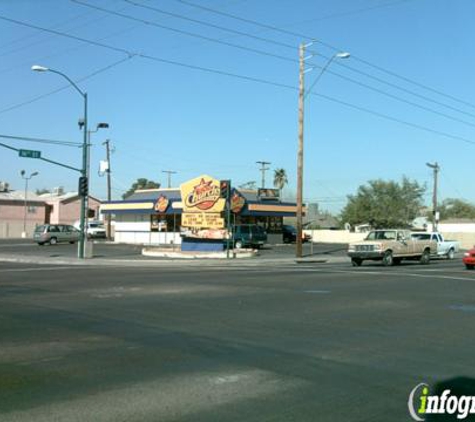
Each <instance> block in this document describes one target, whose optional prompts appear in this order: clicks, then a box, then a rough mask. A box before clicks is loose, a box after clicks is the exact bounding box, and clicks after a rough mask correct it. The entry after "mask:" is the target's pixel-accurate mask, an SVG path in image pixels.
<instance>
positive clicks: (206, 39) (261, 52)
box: [71, 0, 296, 63]
mask: <svg viewBox="0 0 475 422" xmlns="http://www.w3.org/2000/svg"><path fill="white" fill-rule="evenodd" d="M71 1H72V2H73V3H77V4H80V5H82V6H85V7H89V8H91V9H94V10H100V11H102V12H104V13H108V14H110V15H114V16H118V17H121V18H123V19H128V20H132V21H135V22H142V23H143V24H144V25H150V26H154V27H156V28H160V29H164V30H167V31H170V32H174V33H176V34H181V35H186V36H189V37H193V38H198V39H202V40H205V41H209V42H212V43H215V44H221V45H225V46H227V47H233V48H237V49H239V50H244V51H249V52H251V53H256V54H260V55H264V56H268V57H274V58H278V59H280V60H285V61H289V62H292V63H295V62H296V59H291V58H288V57H285V56H281V55H279V54H274V53H271V52H268V51H264V50H259V49H257V48H252V47H246V46H243V45H240V44H234V43H231V42H227V41H223V40H219V39H217V38H212V37H208V36H206V35H201V34H197V33H195V32H190V31H185V30H183V29H178V28H173V27H171V26H167V25H163V24H160V23H157V22H154V21H151V20H148V19H142V18H137V17H134V16H131V15H127V14H125V13H120V12H116V11H114V10H110V9H106V8H104V7H100V6H95V5H92V4H90V3H86V2H83V1H80V0H71Z"/></svg>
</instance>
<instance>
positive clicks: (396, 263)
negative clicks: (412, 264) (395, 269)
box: [393, 258, 402, 265]
mask: <svg viewBox="0 0 475 422" xmlns="http://www.w3.org/2000/svg"><path fill="white" fill-rule="evenodd" d="M401 261H402V259H401V258H394V259H393V262H394V265H401Z"/></svg>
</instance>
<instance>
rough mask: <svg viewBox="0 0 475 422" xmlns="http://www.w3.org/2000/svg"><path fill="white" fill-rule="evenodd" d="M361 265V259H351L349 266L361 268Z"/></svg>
mask: <svg viewBox="0 0 475 422" xmlns="http://www.w3.org/2000/svg"><path fill="white" fill-rule="evenodd" d="M362 263H363V260H362V259H361V258H351V265H353V267H361V264H362Z"/></svg>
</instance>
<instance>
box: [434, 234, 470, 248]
mask: <svg viewBox="0 0 475 422" xmlns="http://www.w3.org/2000/svg"><path fill="white" fill-rule="evenodd" d="M441 233H442V235H443V236H444V239H447V240H458V241H459V242H460V248H462V249H472V248H473V247H474V245H475V233H461V232H446V231H441Z"/></svg>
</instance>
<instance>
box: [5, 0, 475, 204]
mask: <svg viewBox="0 0 475 422" xmlns="http://www.w3.org/2000/svg"><path fill="white" fill-rule="evenodd" d="M81 1H82V0H81ZM83 1H84V2H89V4H93V5H95V6H99V7H103V8H106V9H108V10H111V11H116V12H119V13H121V14H124V15H127V16H133V17H135V18H138V19H142V20H146V21H149V22H155V23H156V24H159V25H165V26H169V27H172V28H176V29H178V30H180V31H188V32H191V33H194V34H200V35H201V36H204V37H207V38H212V39H217V40H220V41H221V42H226V43H232V44H236V45H239V46H244V47H246V48H249V49H255V50H259V51H261V52H267V53H270V54H271V55H277V56H281V57H283V58H287V60H283V59H282V58H278V57H273V56H271V55H263V54H257V53H256V52H251V51H249V50H244V49H238V48H233V47H231V46H229V45H223V44H219V43H216V42H210V41H209V40H205V39H199V38H196V37H191V36H187V35H185V34H179V33H176V32H171V31H169V30H166V29H163V28H158V27H154V26H153V25H145V24H143V23H141V22H137V21H132V20H129V19H125V18H123V17H120V16H117V15H111V14H107V13H105V12H103V11H99V10H94V9H91V8H88V7H84V6H81V5H79V4H77V3H74V2H71V1H67V0H42V1H37V0H16V1H12V0H0V16H3V17H7V18H9V19H15V20H18V21H22V22H24V23H28V24H31V25H36V26H40V27H44V28H49V29H54V30H56V31H59V32H63V33H66V34H70V35H75V36H77V37H81V38H86V39H88V40H91V41H98V42H101V43H104V44H107V45H109V46H113V47H117V48H120V49H123V50H128V51H130V52H132V53H140V54H143V55H149V56H153V57H155V58H158V59H166V60H173V61H177V62H181V63H185V64H187V65H192V66H201V67H206V68H212V69H216V70H220V71H223V72H228V73H233V74H238V75H246V76H250V77H253V78H258V79H263V80H267V81H271V82H275V83H279V84H284V85H290V86H295V87H296V86H297V84H298V63H297V59H298V44H299V43H300V42H302V41H310V40H311V39H312V38H314V39H316V40H320V41H323V42H324V43H327V44H330V45H332V46H335V47H336V48H338V49H341V50H343V51H348V52H350V53H351V54H352V57H351V58H350V59H347V60H345V61H341V62H340V63H341V65H343V64H344V65H347V66H350V67H351V68H352V69H355V70H356V71H359V72H363V73H365V74H367V75H370V76H372V77H373V78H379V81H378V80H375V79H371V78H369V77H368V76H367V75H365V74H362V73H357V72H355V71H354V70H351V69H348V68H344V67H342V66H340V64H339V63H337V62H336V61H335V62H333V63H332V65H331V66H330V68H329V71H328V72H327V73H325V74H324V75H323V77H322V78H321V79H320V80H319V82H318V84H317V85H316V87H315V92H316V93H320V94H323V95H325V96H328V97H331V98H334V99H337V100H338V101H341V102H345V103H350V104H352V105H355V106H358V107H363V108H366V109H369V110H371V111H373V112H377V113H382V114H384V115H387V116H389V117H391V118H393V119H399V120H402V121H405V122H408V123H410V124H413V125H419V126H423V127H426V128H428V129H431V130H435V131H439V132H444V133H446V134H448V135H451V136H455V137H461V138H464V139H466V140H468V141H472V142H474V143H473V144H470V143H469V142H464V141H463V140H457V139H453V138H450V137H445V136H442V135H440V134H436V133H431V132H427V131H424V130H420V129H417V128H415V127H409V126H407V125H404V124H401V123H397V122H395V121H391V120H387V119H384V118H381V117H378V116H376V115H374V114H369V113H365V112H362V111H359V110H356V109H354V108H351V107H348V106H345V105H343V104H341V103H335V102H332V101H330V100H328V98H321V97H317V96H313V95H312V96H309V97H308V98H307V101H306V116H305V182H304V183H305V192H304V195H305V198H306V200H308V201H311V202H315V201H320V203H321V208H323V209H328V210H331V211H334V212H336V211H338V210H339V209H341V207H342V206H343V205H344V204H345V196H346V195H347V194H350V193H354V192H355V190H356V189H357V187H358V186H359V185H360V184H362V183H365V182H366V181H368V180H369V179H374V178H384V179H400V178H401V177H402V176H403V175H407V176H409V177H411V178H414V179H417V180H418V181H420V182H427V183H428V184H429V190H428V195H427V201H428V202H429V200H430V183H431V172H430V170H429V169H428V168H427V167H426V166H425V163H426V162H427V161H438V162H439V164H440V165H441V167H442V172H441V184H440V194H441V197H442V198H446V197H462V198H465V199H467V200H469V201H473V202H475V184H473V183H471V182H470V180H471V178H472V177H471V176H472V169H473V161H474V156H475V136H474V125H475V98H474V97H475V96H474V93H475V92H474V90H475V88H474V84H473V83H472V79H473V75H474V74H475V56H474V55H473V53H472V51H473V39H474V35H475V29H474V27H473V16H474V15H475V3H474V2H473V1H472V0H456V1H455V0H406V1H397V0H384V1H383V0H351V1H350V0H334V1H323V0H312V1H310V0H299V1H290V0H280V1H278V2H276V1H271V0H259V1H257V0H256V1H251V0H221V1H218V0H188V1H189V2H192V3H194V4H197V5H200V6H206V7H209V8H213V9H216V10H219V11H222V12H226V13H229V14H232V15H236V16H239V17H242V18H246V19H251V20H254V21H257V22H260V23H264V24H266V25H272V26H275V27H279V28H282V29H285V30H287V31H291V32H296V33H299V34H301V35H302V37H298V36H294V35H290V34H283V33H280V32H276V31H272V30H270V29H265V28H263V27H259V26H255V25H252V24H250V23H245V22H242V21H238V20H235V19H231V18H230V17H225V16H222V15H217V14H215V13H212V12H210V11H205V10H203V9H197V8H194V7H191V6H189V5H186V4H184V3H182V2H180V1H177V0H161V1H159V0H134V2H135V3H140V4H143V5H148V6H150V7H155V8H160V9H161V10H163V11H167V12H170V13H174V14H178V15H180V16H184V17H187V18H192V19H196V20H203V21H206V22H208V23H209V24H212V25H218V26H222V27H226V28H229V29H231V30H234V31H240V32H243V33H247V34H252V35H254V36H257V37H262V38H266V39H267V40H269V41H267V42H265V41H261V40H256V39H252V38H249V37H245V36H243V35H238V34H235V33H234V34H231V33H229V32H226V31H223V30H220V29H217V28H212V27H210V26H204V25H200V24H198V23H196V22H195V23H193V22H189V21H185V20H181V19H178V18H177V17H172V16H169V15H168V16H167V15H165V14H163V13H158V12H157V11H152V10H146V9H144V8H140V7H137V6H134V5H133V4H131V3H127V2H125V1H122V0H94V1H92V0H83ZM282 44H285V45H282ZM289 46H293V47H294V48H293V49H292V48H289ZM309 50H312V51H313V52H315V53H319V54H322V55H324V56H326V57H330V56H331V55H332V54H334V53H335V50H332V49H330V48H328V47H327V46H325V45H323V44H321V43H319V42H316V43H315V44H313V45H312V46H311V47H309ZM126 57H127V55H126V54H125V53H121V52H117V51H112V50H110V49H105V48H101V47H99V46H93V45H90V44H86V43H83V42H81V41H78V40H73V39H70V38H65V37H61V36H59V35H53V34H51V33H44V32H42V31H39V30H36V29H32V28H27V27H25V26H21V25H18V24H14V23H9V22H6V21H5V20H0V92H1V93H2V95H1V96H0V134H2V135H21V136H31V137H41V138H48V139H58V140H68V141H73V142H81V140H82V138H81V132H80V131H79V130H78V127H77V120H78V118H79V117H81V114H82V100H81V97H80V96H79V95H78V94H77V93H76V92H75V91H74V90H73V89H66V90H63V91H61V92H59V93H56V94H54V95H49V96H46V97H44V98H42V99H40V100H38V101H33V102H30V103H29V104H26V105H23V106H21V107H16V108H11V107H12V106H16V105H18V104H21V103H24V102H29V100H31V99H34V98H35V97H38V96H42V95H43V94H47V93H49V92H51V91H53V90H55V89H57V88H60V87H62V86H64V85H65V81H64V80H62V79H61V78H60V77H59V76H57V75H54V74H51V73H41V74H40V73H36V72H32V71H31V70H30V67H31V65H32V64H41V65H45V66H48V67H51V68H55V69H58V70H61V71H62V72H64V73H66V74H68V75H69V76H70V77H71V78H72V79H74V80H79V79H80V78H82V77H85V76H87V75H90V74H92V73H94V72H95V71H97V70H99V69H103V68H104V67H106V66H109V65H111V64H114V63H117V62H118V61H120V60H122V59H124V58H126ZM326 60H327V59H325V58H323V57H321V56H318V55H317V56H315V57H313V58H311V59H309V60H308V64H307V66H308V67H310V66H311V64H314V65H317V66H322V65H323V64H324V63H325V62H326ZM362 60H363V61H362ZM364 61H367V62H370V63H371V64H372V65H376V66H379V67H382V68H384V69H386V70H389V71H391V72H394V73H396V74H398V75H401V76H404V77H406V78H408V79H410V80H411V81H415V82H418V83H421V84H424V85H426V86H428V87H430V88H432V89H436V90H438V91H441V92H443V93H446V94H448V95H451V96H452V97H455V98H456V99H459V100H462V101H465V102H467V103H468V104H465V103H461V102H458V101H455V100H454V99H451V98H449V97H446V96H441V95H439V94H436V93H434V92H433V91H429V90H426V89H424V88H423V87H421V86H416V85H413V84H410V83H408V81H405V80H403V79H399V78H396V77H395V76H392V75H390V74H388V73H384V72H382V71H380V70H378V69H377V68H375V67H373V66H369V65H368V64H365V63H364ZM331 72H335V73H338V74H339V75H342V76H344V77H346V78H352V79H354V80H356V81H358V82H359V83H363V84H367V85H370V86H372V87H373V88H376V89H378V90H382V91H384V92H385V93H386V94H389V95H392V96H397V97H398V98H401V99H403V100H405V101H410V102H413V103H416V104H418V105H420V106H422V107H425V108H430V109H432V110H434V111H435V112H436V113H439V114H434V113H432V112H429V111H427V110H422V109H420V108H416V107H414V106H412V105H409V104H407V103H403V102H400V101H398V100H396V99H395V98H389V97H388V96H387V95H382V94H381V93H377V92H374V91H371V90H369V89H367V88H365V87H362V86H360V85H356V84H355V83H353V82H350V81H348V80H345V79H342V78H341V77H338V76H337V75H335V74H333V73H331ZM318 73H319V69H318V68H317V69H315V70H314V71H312V72H309V73H307V74H306V83H307V87H308V86H310V85H311V83H312V81H313V80H314V78H315V77H316V76H317V75H318ZM382 81H385V82H387V83H390V84H393V85H396V86H397V87H399V88H402V89H404V90H406V91H402V90H400V89H397V88H396V87H394V86H389V85H387V84H384V83H383V82H382ZM79 85H80V87H81V88H82V89H84V90H85V91H87V92H88V95H89V98H90V115H89V119H90V120H89V121H90V124H91V125H95V124H96V123H98V122H108V123H109V124H110V126H111V129H110V130H103V131H101V132H99V133H97V134H95V135H93V142H94V147H93V152H92V173H93V175H94V177H93V179H92V186H91V189H92V193H93V194H95V195H97V196H99V197H101V198H104V197H105V192H106V189H105V187H106V182H105V178H100V177H98V176H97V170H98V162H99V160H101V159H104V157H105V152H104V148H103V147H102V145H101V144H102V142H103V141H104V140H105V139H106V138H110V139H111V141H112V143H113V145H114V146H115V153H114V154H113V156H112V160H113V161H112V166H113V180H114V196H116V197H118V196H119V195H120V193H121V192H123V191H124V190H125V189H126V188H127V187H129V186H130V184H131V183H132V182H133V181H134V180H135V179H137V178H138V177H146V178H149V179H153V180H156V181H160V182H162V184H163V185H165V184H166V176H165V175H164V174H162V173H161V171H162V170H169V169H170V170H175V171H177V172H178V174H177V175H175V176H174V177H173V180H174V184H179V183H181V182H183V181H185V180H188V179H191V178H193V177H195V176H197V175H199V174H201V173H208V174H211V175H214V176H216V177H218V178H230V179H232V181H233V184H235V185H239V184H242V183H244V182H247V181H251V180H255V181H258V182H259V181H260V173H259V171H258V165H257V164H255V162H256V161H258V160H265V161H270V162H272V164H271V168H272V169H275V168H280V167H283V168H285V169H286V170H287V172H288V175H289V182H290V183H289V187H288V190H289V191H292V190H295V181H296V148H297V104H298V98H297V91H295V90H291V89H285V88H280V87H277V86H273V85H266V84H261V83H257V82H255V81H249V80H248V81H246V80H243V79H239V78H234V77H230V76H225V75H220V74H215V73H207V72H203V71H199V70H195V69H191V68H186V67H180V66H176V65H172V64H166V63H164V62H159V61H154V60H150V59H145V58H143V57H138V56H135V57H133V58H131V59H130V60H126V61H125V62H123V63H121V64H119V65H117V66H115V67H112V68H110V69H109V70H106V71H104V72H102V73H100V74H97V75H96V76H94V77H91V78H90V79H87V80H86V81H84V82H81V83H79ZM412 93H415V94H417V95H419V97H416V96H414V95H412ZM420 96H423V97H425V98H421V97H420ZM428 99H431V100H433V101H435V102H430V101H428ZM441 114H444V115H447V116H451V117H452V118H453V119H456V120H459V121H456V120H452V119H449V118H447V117H446V116H442V115H441ZM462 121H463V122H462ZM464 122H465V123H464ZM0 141H1V140H0ZM3 142H5V143H8V144H10V145H14V146H17V147H22V148H30V149H40V150H41V151H42V153H43V155H44V156H47V157H50V158H52V159H57V160H61V161H64V162H66V163H68V164H72V165H75V166H79V165H80V150H79V149H76V148H67V147H57V146H48V145H38V144H32V143H27V142H20V141H5V140H4V141H3ZM0 169H1V171H0V180H5V181H9V182H10V183H11V186H12V187H13V188H16V189H21V188H22V186H23V182H22V180H21V178H20V176H19V172H20V170H21V169H25V170H27V171H35V170H37V171H39V172H40V175H39V176H38V177H36V178H34V179H33V180H32V183H31V185H32V188H33V189H35V188H43V187H46V188H52V187H54V186H65V187H66V189H68V190H74V189H76V187H77V175H76V174H75V173H73V172H71V171H69V170H65V169H61V168H59V167H53V166H51V165H47V164H45V163H42V162H39V161H37V160H32V159H25V158H19V157H18V156H17V155H16V154H15V153H14V152H13V151H9V150H6V149H3V148H2V149H1V150H0ZM271 178H272V173H271V172H268V173H267V179H268V180H269V181H270V180H271Z"/></svg>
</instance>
